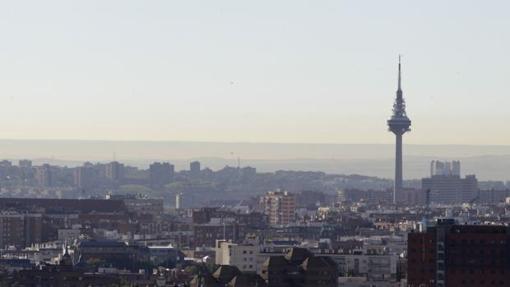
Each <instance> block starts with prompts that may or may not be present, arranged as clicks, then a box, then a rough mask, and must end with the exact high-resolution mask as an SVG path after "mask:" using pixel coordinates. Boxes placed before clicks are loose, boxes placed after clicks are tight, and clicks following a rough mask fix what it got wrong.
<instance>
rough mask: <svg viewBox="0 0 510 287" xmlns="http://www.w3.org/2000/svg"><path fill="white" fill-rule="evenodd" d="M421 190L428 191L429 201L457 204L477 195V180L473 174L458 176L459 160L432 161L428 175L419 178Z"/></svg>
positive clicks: (472, 198)
mask: <svg viewBox="0 0 510 287" xmlns="http://www.w3.org/2000/svg"><path fill="white" fill-rule="evenodd" d="M421 186H422V190H426V191H430V195H429V196H430V202H434V203H443V204H458V203H464V202H470V201H472V200H474V199H476V198H477V196H478V180H477V179H476V176H474V175H467V176H466V177H465V178H461V177H460V162H459V161H453V162H443V161H432V162H431V164H430V177H429V178H423V179H422V180H421Z"/></svg>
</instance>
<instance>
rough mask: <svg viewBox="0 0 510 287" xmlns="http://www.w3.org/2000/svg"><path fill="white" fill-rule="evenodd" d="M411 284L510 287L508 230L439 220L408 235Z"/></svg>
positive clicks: (420, 286) (424, 285) (440, 286)
mask: <svg viewBox="0 0 510 287" xmlns="http://www.w3.org/2000/svg"><path fill="white" fill-rule="evenodd" d="M407 252H408V262H407V265H408V267H407V277H408V286H410V287H428V286H430V287H432V286H437V287H444V286H510V229H509V228H508V227H506V226H494V225H456V224H455V223H454V222H453V220H440V221H438V223H437V225H436V226H433V227H429V228H427V229H426V231H425V232H420V233H410V234H409V235H408V251H407Z"/></svg>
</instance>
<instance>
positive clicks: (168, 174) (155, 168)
mask: <svg viewBox="0 0 510 287" xmlns="http://www.w3.org/2000/svg"><path fill="white" fill-rule="evenodd" d="M174 172H175V170H174V166H173V165H171V164H170V163H168V162H163V163H161V162H155V163H153V164H151V165H150V166H149V173H150V183H151V187H156V188H157V187H163V186H165V185H166V184H168V183H170V181H171V180H172V178H173V176H174Z"/></svg>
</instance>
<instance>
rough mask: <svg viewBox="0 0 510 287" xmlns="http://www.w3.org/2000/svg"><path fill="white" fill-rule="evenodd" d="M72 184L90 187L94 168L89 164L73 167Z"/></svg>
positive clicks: (92, 182)
mask: <svg viewBox="0 0 510 287" xmlns="http://www.w3.org/2000/svg"><path fill="white" fill-rule="evenodd" d="M73 179H74V185H75V186H76V187H78V188H82V189H88V188H92V187H93V186H94V185H95V184H94V170H93V168H92V167H91V166H88V165H84V166H79V167H77V168H75V169H74V174H73Z"/></svg>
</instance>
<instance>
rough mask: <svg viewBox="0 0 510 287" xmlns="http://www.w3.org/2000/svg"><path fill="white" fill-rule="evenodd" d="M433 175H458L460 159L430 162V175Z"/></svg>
mask: <svg viewBox="0 0 510 287" xmlns="http://www.w3.org/2000/svg"><path fill="white" fill-rule="evenodd" d="M434 175H456V176H460V161H455V160H454V161H452V162H449V161H439V160H433V161H432V162H430V176H434Z"/></svg>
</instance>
